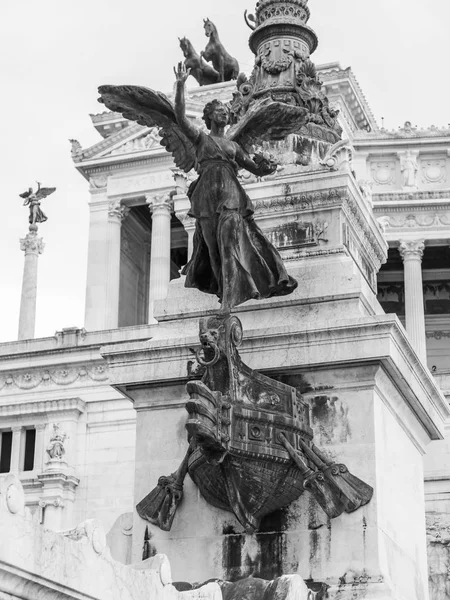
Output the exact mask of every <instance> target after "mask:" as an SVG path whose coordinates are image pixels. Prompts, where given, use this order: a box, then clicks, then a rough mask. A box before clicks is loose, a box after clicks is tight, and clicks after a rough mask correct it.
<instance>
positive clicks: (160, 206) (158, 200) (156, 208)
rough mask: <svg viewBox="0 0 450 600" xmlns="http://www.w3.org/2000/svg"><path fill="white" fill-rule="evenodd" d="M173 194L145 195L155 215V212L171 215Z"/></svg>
mask: <svg viewBox="0 0 450 600" xmlns="http://www.w3.org/2000/svg"><path fill="white" fill-rule="evenodd" d="M172 196H173V194H161V195H158V196H151V195H150V194H148V195H147V196H145V201H146V202H147V204H148V207H149V209H150V211H151V213H152V214H153V215H155V214H168V215H170V214H171V212H172V210H173V201H172Z"/></svg>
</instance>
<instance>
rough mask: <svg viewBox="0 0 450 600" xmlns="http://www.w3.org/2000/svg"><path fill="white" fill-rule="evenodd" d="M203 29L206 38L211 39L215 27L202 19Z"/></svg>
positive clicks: (207, 20)
mask: <svg viewBox="0 0 450 600" xmlns="http://www.w3.org/2000/svg"><path fill="white" fill-rule="evenodd" d="M203 27H204V28H205V35H206V37H211V35H212V34H213V33H217V29H216V26H215V25H214V23H213V22H212V21H210V20H209V19H203Z"/></svg>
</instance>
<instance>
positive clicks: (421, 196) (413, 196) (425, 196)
mask: <svg viewBox="0 0 450 600" xmlns="http://www.w3.org/2000/svg"><path fill="white" fill-rule="evenodd" d="M373 199H374V201H375V206H376V203H377V202H406V201H413V202H422V201H424V200H449V199H450V192H449V191H448V190H436V191H413V190H412V191H410V192H387V193H380V192H377V193H376V194H374V196H373Z"/></svg>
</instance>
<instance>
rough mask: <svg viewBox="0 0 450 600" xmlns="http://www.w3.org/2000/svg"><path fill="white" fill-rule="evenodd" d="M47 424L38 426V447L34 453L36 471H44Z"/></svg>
mask: <svg viewBox="0 0 450 600" xmlns="http://www.w3.org/2000/svg"><path fill="white" fill-rule="evenodd" d="M45 427H46V425H45V423H38V424H37V425H36V445H35V452H34V470H35V471H39V472H40V471H42V469H43V467H44V433H45Z"/></svg>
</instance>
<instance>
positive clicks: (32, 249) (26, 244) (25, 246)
mask: <svg viewBox="0 0 450 600" xmlns="http://www.w3.org/2000/svg"><path fill="white" fill-rule="evenodd" d="M44 248H45V244H44V242H43V240H42V238H40V237H38V236H37V233H36V232H31V233H27V235H26V236H25V237H24V238H21V240H20V249H21V250H23V251H24V252H25V256H26V255H27V254H35V255H36V256H37V255H38V254H42V253H43V252H44Z"/></svg>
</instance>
